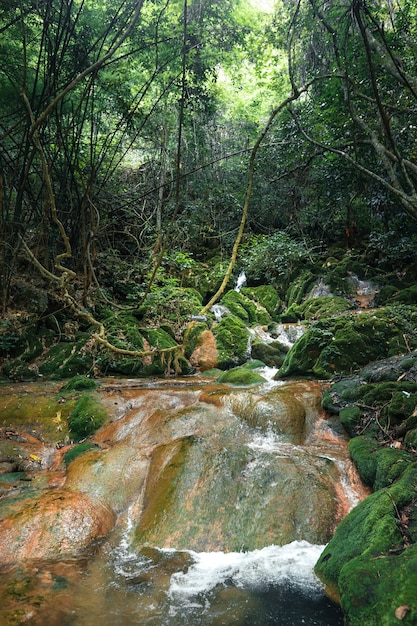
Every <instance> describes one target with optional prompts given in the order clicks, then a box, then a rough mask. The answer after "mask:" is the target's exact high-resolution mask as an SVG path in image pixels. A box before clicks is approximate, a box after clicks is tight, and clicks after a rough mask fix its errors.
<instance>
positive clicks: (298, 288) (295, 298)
mask: <svg viewBox="0 0 417 626" xmlns="http://www.w3.org/2000/svg"><path fill="white" fill-rule="evenodd" d="M315 280H316V275H315V274H314V273H313V272H312V271H311V270H305V271H304V272H301V273H300V274H299V275H298V276H297V278H296V279H295V280H294V281H293V282H292V283H291V285H290V287H289V288H288V291H287V293H286V296H285V300H286V302H287V306H288V307H290V306H291V305H292V304H300V302H301V301H302V299H303V297H304V296H305V294H306V293H307V291H308V289H309V287H310V286H311V285H312V284H313V282H314V281H315ZM282 321H285V320H284V319H283V320H282Z"/></svg>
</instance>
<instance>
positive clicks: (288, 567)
mask: <svg viewBox="0 0 417 626" xmlns="http://www.w3.org/2000/svg"><path fill="white" fill-rule="evenodd" d="M323 549H324V546H320V545H314V544H311V543H309V542H308V541H293V542H292V543H289V544H287V545H284V546H275V545H272V546H267V547H265V548H262V549H261V550H253V551H251V552H190V554H191V556H192V557H193V559H194V563H193V564H192V565H191V567H190V568H189V569H188V571H187V572H176V573H175V574H173V575H172V576H171V581H170V587H169V591H168V595H169V597H170V599H171V600H172V601H174V602H175V601H176V602H178V601H180V602H182V603H183V602H187V601H189V602H192V601H193V599H195V598H196V596H198V595H199V594H204V593H208V592H210V591H211V590H212V589H214V588H215V587H217V586H218V585H224V584H228V585H230V584H232V585H234V586H236V587H239V588H242V589H245V588H247V589H256V588H258V589H259V588H261V589H265V588H268V587H269V586H271V585H289V586H291V587H297V588H302V589H303V590H306V591H308V592H309V593H314V592H317V593H320V592H321V591H322V585H321V583H320V581H319V580H318V579H317V577H316V576H315V574H314V571H313V568H314V565H315V563H316V562H317V560H318V558H319V556H320V554H321V553H322V551H323Z"/></svg>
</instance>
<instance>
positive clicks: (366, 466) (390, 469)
mask: <svg viewBox="0 0 417 626" xmlns="http://www.w3.org/2000/svg"><path fill="white" fill-rule="evenodd" d="M349 452H350V455H351V457H352V459H353V462H354V463H355V465H356V467H357V469H358V472H359V475H360V477H361V479H362V480H363V481H364V482H365V483H366V484H367V485H369V486H370V487H372V488H373V489H374V491H377V490H378V489H382V488H384V487H388V486H390V485H391V484H392V483H393V482H395V481H396V480H397V479H398V478H399V477H400V476H401V475H402V474H403V472H404V471H405V470H406V469H407V467H408V464H409V463H411V462H412V461H413V457H412V455H411V454H409V453H408V452H405V451H404V450H397V449H396V448H387V447H382V448H381V447H378V443H377V442H376V441H375V440H374V439H367V438H365V437H362V436H361V437H354V438H353V439H351V440H350V442H349Z"/></svg>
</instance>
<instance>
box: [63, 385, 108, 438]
mask: <svg viewBox="0 0 417 626" xmlns="http://www.w3.org/2000/svg"><path fill="white" fill-rule="evenodd" d="M106 419H107V412H106V409H105V408H104V406H103V405H102V404H101V403H100V402H99V400H98V399H97V398H95V397H92V396H91V395H88V394H83V395H82V396H81V397H80V398H78V400H77V401H76V403H75V405H74V408H73V409H72V411H71V413H70V416H69V418H68V426H69V429H70V432H71V434H72V436H73V437H74V438H75V439H84V438H85V437H89V436H90V435H92V434H93V433H95V431H96V430H97V429H98V428H100V426H102V425H103V424H104V422H105V421H106Z"/></svg>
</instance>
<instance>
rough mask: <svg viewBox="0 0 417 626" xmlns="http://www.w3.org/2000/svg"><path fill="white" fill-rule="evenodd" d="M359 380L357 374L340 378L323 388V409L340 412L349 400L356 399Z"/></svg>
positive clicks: (359, 384)
mask: <svg viewBox="0 0 417 626" xmlns="http://www.w3.org/2000/svg"><path fill="white" fill-rule="evenodd" d="M360 387H361V380H360V378H359V376H350V377H349V378H342V379H341V380H339V381H337V382H335V383H333V384H332V385H331V387H329V389H328V390H325V391H324V393H323V397H322V407H323V409H324V410H325V411H330V412H332V413H340V411H341V410H342V408H344V407H345V406H346V405H347V404H348V403H349V402H352V401H354V400H357V399H358V398H359V395H360Z"/></svg>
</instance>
